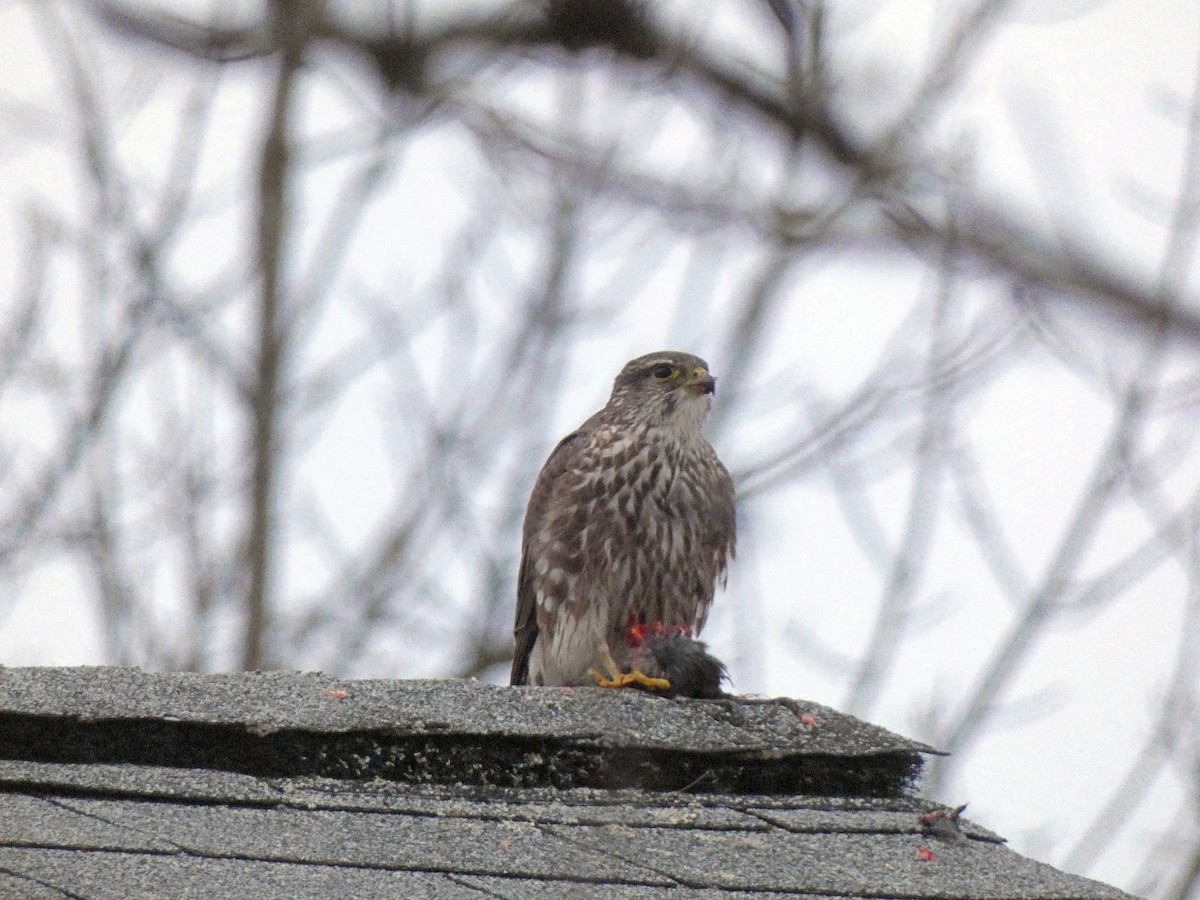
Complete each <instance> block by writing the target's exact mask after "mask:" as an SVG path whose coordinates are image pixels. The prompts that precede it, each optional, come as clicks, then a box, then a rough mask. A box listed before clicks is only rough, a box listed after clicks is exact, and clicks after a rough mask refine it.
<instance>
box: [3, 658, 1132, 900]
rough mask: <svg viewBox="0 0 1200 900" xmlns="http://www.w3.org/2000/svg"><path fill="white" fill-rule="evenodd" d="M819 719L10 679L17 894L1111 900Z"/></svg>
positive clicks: (317, 682)
mask: <svg viewBox="0 0 1200 900" xmlns="http://www.w3.org/2000/svg"><path fill="white" fill-rule="evenodd" d="M930 752H933V751H932V750H931V749H930V748H928V747H926V746H924V745H922V744H919V743H917V742H913V741H908V740H906V739H904V738H902V737H899V736H897V735H893V734H891V733H889V732H887V731H884V730H883V729H880V728H877V727H875V726H871V725H868V724H866V723H863V722H860V721H858V720H857V719H853V718H851V717H849V716H842V715H840V714H838V713H836V712H835V711H833V710H830V709H827V708H825V707H819V706H816V705H815V704H806V703H793V702H787V703H747V702H742V701H725V702H707V701H682V702H672V701H664V700H661V699H658V698H654V697H649V696H644V695H640V694H637V693H633V692H623V691H602V690H599V689H575V690H567V691H564V690H560V689H536V688H524V689H504V688H495V687H491V686H487V685H480V684H473V683H465V682H458V683H456V682H382V681H366V682H346V681H339V680H337V679H332V678H328V677H326V676H323V675H311V674H310V675H295V674H286V673H271V674H247V675H226V676H200V675H176V674H170V675H147V674H144V673H141V672H137V671H136V670H128V669H44V670H42V669H26V670H18V669H0V896H9V894H6V893H4V892H5V891H9V889H10V888H11V889H12V890H11V891H10V894H11V895H12V896H21V897H26V896H28V897H33V898H37V897H86V898H89V900H94V898H107V897H111V898H119V900H131V898H139V897H162V896H180V897H186V896H203V897H210V896H245V897H252V898H254V900H271V898H276V897H278V898H300V900H305V898H310V897H311V898H317V897H338V898H339V900H348V898H356V897H371V898H375V897H396V898H423V897H436V898H442V897H445V898H451V900H456V898H480V897H492V898H495V897H510V898H523V900H524V898H530V900H538V898H552V897H553V898H560V897H571V898H582V900H588V898H593V897H594V898H600V897H604V898H617V900H750V898H754V900H770V898H775V897H779V898H783V897H788V898H792V900H795V898H803V897H808V896H818V895H819V896H825V897H828V896H839V897H846V898H853V897H880V896H905V897H911V898H949V897H957V898H965V900H971V898H977V900H989V898H998V897H1011V898H1018V900H1022V898H1029V900H1033V898H1077V900H1086V898H1097V900H1099V898H1119V897H1125V896H1127V895H1124V894H1122V893H1121V892H1119V891H1117V890H1115V889H1113V888H1109V887H1107V886H1105V885H1101V884H1098V883H1096V882H1091V881H1088V880H1086V879H1082V878H1077V877H1074V876H1070V875H1066V874H1064V873H1062V872H1058V871H1056V870H1054V869H1052V868H1051V867H1049V866H1045V865H1042V864H1040V863H1037V862H1034V861H1033V860H1029V859H1026V858H1024V857H1021V856H1020V855H1018V854H1016V853H1013V852H1012V851H1010V850H1008V849H1007V848H1006V847H1004V846H1003V844H1002V842H1001V839H1000V838H999V837H997V836H996V835H994V834H992V833H991V832H989V831H986V830H985V829H982V828H980V827H978V826H976V825H974V824H972V823H970V822H966V821H964V822H963V831H964V834H965V835H966V836H967V837H966V838H965V839H964V840H963V841H962V842H960V843H954V844H950V843H940V842H938V841H935V840H933V839H931V838H930V837H928V836H925V835H923V834H922V833H921V827H920V823H919V821H918V816H919V815H920V814H922V813H924V812H928V811H930V810H932V809H935V808H936V807H935V806H934V805H933V804H930V803H928V802H926V801H923V800H921V799H919V798H918V797H916V796H914V794H913V790H912V785H913V780H914V778H915V777H916V775H917V773H919V771H920V767H921V760H922V756H923V755H924V754H927V753H930Z"/></svg>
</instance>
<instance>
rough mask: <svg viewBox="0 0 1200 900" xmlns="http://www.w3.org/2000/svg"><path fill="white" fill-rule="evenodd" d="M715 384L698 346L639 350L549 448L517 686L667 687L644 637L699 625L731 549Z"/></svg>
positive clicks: (530, 549)
mask: <svg viewBox="0 0 1200 900" xmlns="http://www.w3.org/2000/svg"><path fill="white" fill-rule="evenodd" d="M715 390H716V379H715V378H713V376H712V375H710V374H709V371H708V364H707V363H706V362H705V361H704V360H702V359H700V358H699V357H697V356H692V355H691V354H688V353H676V352H670V351H664V352H659V353H651V354H648V355H646V356H640V357H638V358H637V359H635V360H633V361H632V362H630V363H628V364H627V365H626V366H625V368H623V369H622V370H621V373H620V374H619V375H618V376H617V377H616V380H615V381H614V382H613V389H612V396H611V397H609V400H608V404H607V405H606V406H605V407H604V409H602V410H600V411H599V412H598V413H596V414H595V415H593V416H592V417H591V418H590V419H588V420H587V421H586V422H584V423H583V425H581V426H580V427H579V429H577V430H576V431H573V432H571V433H570V434H568V435H567V436H566V437H565V438H563V439H562V441H560V442H559V444H558V446H557V447H555V448H554V451H553V452H552V453H551V454H550V458H549V459H548V460H546V464H545V465H544V466H543V467H542V471H541V474H539V475H538V478H537V482H536V483H535V484H534V488H533V493H532V495H531V496H530V498H529V506H528V508H527V509H526V512H525V527H524V531H523V534H522V547H521V568H520V572H519V573H518V576H517V616H516V625H515V628H514V636H515V638H516V653H515V655H514V658H513V666H512V675H511V678H510V681H511V683H512V684H532V685H581V684H595V683H598V684H600V685H601V686H604V687H618V686H622V685H625V684H632V683H635V682H640V683H641V684H643V685H647V686H649V687H651V688H657V687H665V686H668V683H667V682H666V681H665V680H664V681H662V682H661V683H660V682H659V680H658V679H656V678H653V677H652V676H650V675H648V674H643V673H641V672H639V671H638V665H637V658H638V652H637V651H638V647H639V645H640V644H641V643H642V641H643V640H644V639H645V638H646V636H648V635H650V636H653V635H664V634H665V635H685V636H687V637H688V638H690V637H692V636H694V635H697V634H699V632H700V629H701V628H703V627H704V620H705V618H706V617H707V615H708V609H709V606H710V604H711V603H712V599H713V593H714V591H715V590H716V587H717V585H718V584H722V585H723V584H724V581H725V575H726V566H727V564H728V563H729V561H730V560H731V559H732V558H733V552H734V536H735V518H734V503H733V481H732V480H731V479H730V477H729V472H728V471H727V470H726V469H725V466H724V465H722V464H721V461H720V460H719V459H718V458H717V454H716V451H714V450H713V448H712V445H710V444H709V443H708V441H707V440H705V439H704V436H703V435H702V434H701V432H700V429H701V426H702V424H703V423H704V419H705V417H706V416H707V415H708V411H709V408H710V407H711V405H712V395H713V393H714V392H715ZM696 643H697V644H698V645H699V646H700V647H701V648H702V647H703V645H702V644H699V642H696ZM643 655H644V654H643ZM718 665H719V664H718ZM630 669H632V671H628V670H630ZM635 686H638V685H637V684H635Z"/></svg>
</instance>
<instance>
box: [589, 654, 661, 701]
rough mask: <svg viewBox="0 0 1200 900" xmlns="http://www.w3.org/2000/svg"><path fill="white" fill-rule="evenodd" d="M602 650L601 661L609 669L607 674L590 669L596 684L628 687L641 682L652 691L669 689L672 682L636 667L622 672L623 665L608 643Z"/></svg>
mask: <svg viewBox="0 0 1200 900" xmlns="http://www.w3.org/2000/svg"><path fill="white" fill-rule="evenodd" d="M597 649H598V650H599V651H600V661H601V662H603V663H604V668H605V669H607V670H608V674H607V675H605V674H603V673H602V672H600V671H598V670H596V669H588V674H589V675H591V676H592V677H593V678H594V679H596V684H598V685H600V687H602V688H621V687H628V686H629V685H631V684H640V685H641V686H642V687H645V688H649V689H650V690H652V691H669V690H670V689H671V682H669V681H667V679H665V678H651V677H650V676H649V675H647V674H646V673H645V672H639V671H638V670H637V669H636V668H635V669H634V670H633V671H632V672H622V671H621V667H620V666H618V665H617V661H616V660H615V659H613V655H612V651H611V650H609V649H608V644H605V643H602V644H600V646H599V647H598V648H597Z"/></svg>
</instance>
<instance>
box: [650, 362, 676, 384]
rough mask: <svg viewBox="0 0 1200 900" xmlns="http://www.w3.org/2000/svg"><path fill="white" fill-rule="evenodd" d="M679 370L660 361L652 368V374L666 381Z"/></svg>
mask: <svg viewBox="0 0 1200 900" xmlns="http://www.w3.org/2000/svg"><path fill="white" fill-rule="evenodd" d="M677 371H678V370H677V369H676V368H675V367H674V366H668V365H667V364H666V363H659V364H658V365H657V366H655V367H654V368H653V369H651V370H650V374H651V375H653V376H654V377H655V378H657V379H659V380H660V381H666V380H667V379H668V378H672V377H674V375H675V373H676V372H677Z"/></svg>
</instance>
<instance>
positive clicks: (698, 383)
mask: <svg viewBox="0 0 1200 900" xmlns="http://www.w3.org/2000/svg"><path fill="white" fill-rule="evenodd" d="M683 386H684V387H686V388H688V389H689V390H691V391H693V392H694V393H697V394H715V393H716V392H717V379H715V378H713V377H712V376H711V375H709V374H708V370H707V369H702V368H700V367H699V366H697V367H696V368H694V369H692V371H691V374H689V375H688V378H687V381H685V382H684V383H683Z"/></svg>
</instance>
